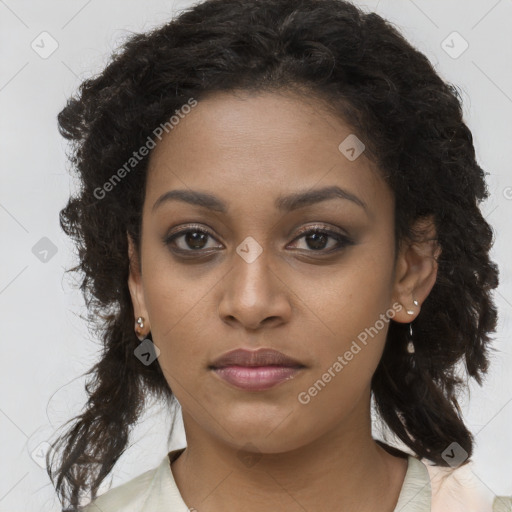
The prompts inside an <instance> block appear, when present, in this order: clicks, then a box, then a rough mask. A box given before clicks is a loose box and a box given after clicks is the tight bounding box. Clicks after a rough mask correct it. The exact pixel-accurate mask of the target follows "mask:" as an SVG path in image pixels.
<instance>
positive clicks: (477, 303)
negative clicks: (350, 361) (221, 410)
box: [47, 0, 499, 510]
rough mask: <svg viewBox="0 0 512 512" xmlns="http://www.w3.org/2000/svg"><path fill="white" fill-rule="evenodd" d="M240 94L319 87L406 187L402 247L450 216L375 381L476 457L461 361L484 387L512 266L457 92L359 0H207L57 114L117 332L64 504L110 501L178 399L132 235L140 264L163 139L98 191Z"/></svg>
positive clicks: (145, 38) (399, 235)
mask: <svg viewBox="0 0 512 512" xmlns="http://www.w3.org/2000/svg"><path fill="white" fill-rule="evenodd" d="M236 90H246V91H248V90H252V91H255V92H258V91H286V90H288V91H292V92H296V93H299V94H302V95H307V97H314V98H316V99H318V100H319V101H322V102H324V104H325V105H326V106H328V107H329V108H331V109H332V111H333V112H335V113H336V115H338V116H339V117H340V118H341V119H342V120H343V121H345V122H346V123H348V124H349V126H350V127H351V128H352V130H353V132H354V133H357V135H358V137H359V138H360V139H361V140H364V141H365V144H366V152H365V154H366V156H367V157H369V158H370V159H371V160H372V161H374V162H375V163H376V164H377V166H378V169H379V171H380V172H381V173H382V175H383V176H384V177H385V179H386V182H387V183H388V184H389V186H390V187H391V188H392V190H393V193H394V196H395V200H396V201H395V203H396V205H395V244H396V245H395V249H396V248H398V247H399V244H400V243H402V242H403V241H405V240H419V239H420V238H419V237H420V236H421V233H418V232H417V231H415V230H414V229H413V225H414V222H415V221H417V220H418V219H421V218H424V217H428V216H430V218H433V219H434V221H435V227H436V230H437V243H438V244H439V245H440V247H441V248H442V252H441V254H440V256H439V257H438V275H437V280H436V283H435V285H434V287H433V289H432V290H431V293H430V295H429V296H428V298H427V299H426V300H425V302H424V304H423V305H422V312H421V315H419V316H418V318H417V319H416V320H415V322H414V325H415V329H414V336H415V338H414V342H415V348H416V353H415V362H416V364H415V367H414V368H412V367H411V358H410V356H409V355H408V354H407V353H406V351H405V350H404V347H405V346H406V344H407V341H408V338H407V336H408V325H407V324H403V323H398V322H393V321H391V322H390V325H389V330H388V334H387V340H386V345H385V349H384V353H383V355H382V358H381V361H380V363H379V365H378V367H377V369H376V371H375V373H374V375H373V378H372V392H373V396H374V399H375V404H376V407H377V411H378V413H379V416H380V418H381V419H382V421H383V422H385V424H386V425H387V427H389V429H390V430H391V432H392V433H394V434H395V435H396V436H397V437H398V438H399V439H400V440H402V441H403V443H405V445H407V446H408V447H409V448H410V449H411V450H412V451H413V452H414V453H415V454H416V455H417V456H418V457H420V458H426V459H429V460H431V461H433V462H434V463H435V464H437V465H440V466H447V465H448V463H447V462H446V461H445V459H444V458H443V456H442V453H443V451H444V450H445V449H446V448H447V447H448V446H449V445H450V444H451V443H452V442H453V441H456V442H457V443H459V445H460V446H462V447H463V448H464V450H466V451H467V452H468V455H469V457H468V459H467V461H466V462H468V461H469V460H470V457H471V454H472V450H473V443H474V440H473V437H472V435H471V433H470V432H469V430H468V429H467V428H466V426H465V424H464V422H463V420H462V414H461V411H460V407H459V404H458V402H457V395H458V393H459V391H460V389H461V388H462V387H463V385H465V386H467V384H468V383H467V381H466V382H464V381H463V380H462V378H461V377H460V375H457V373H456V369H457V368H456V365H457V364H458V363H459V362H465V366H466V371H465V373H466V376H468V380H469V377H473V378H474V379H475V380H476V381H477V382H478V383H479V384H480V385H482V375H483V374H484V373H486V372H487V370H488V365H489V351H490V350H494V349H493V348H492V347H490V346H489V345H490V344H489V341H490V338H489V336H488V334H489V333H490V332H493V331H495V328H496V323H497V310H496V308H495V305H494V303H493V300H492V296H491V291H492V289H493V288H496V287H497V286H498V274H499V272H498V267H497V265H496V264H495V263H494V262H492V261H491V260H490V259H489V251H490V248H491V246H492V244H493V231H492V229H491V227H490V225H489V224H488V223H487V222H486V220H485V219H484V218H483V216H482V214H481V211H480V208H479V203H480V202H481V201H482V200H484V199H486V198H487V197H488V190H487V186H486V183H485V173H484V171H483V170H482V169H481V167H480V166H479V165H478V164H477V162H476V158H475V150H474V146H473V139H472V134H471V132H470V130H469V128H468V127H467V125H466V124H465V122H464V121H463V113H462V107H461V105H462V99H461V95H460V93H459V91H458V89H457V88H456V87H455V86H453V85H451V84H448V83H446V82H445V81H443V80H442V78H440V76H439V75H438V74H437V73H436V71H435V70H434V68H433V66H432V65H431V63H430V62H429V61H428V59H427V58H426V56H425V55H423V54H422V53H421V52H419V51H418V50H416V49H415V48H414V47H413V46H411V44H410V43H408V42H407V41H406V40H405V39H404V37H403V36H402V35H401V34H400V33H399V32H398V30H397V29H396V28H395V27H394V26H393V25H392V24H391V23H390V22H388V21H386V20H384V19H383V18H382V17H380V16H379V15H377V14H375V13H365V12H363V11H362V10H360V9H359V8H357V7H355V6H354V5H353V4H351V3H349V2H346V1H342V0H207V1H204V2H202V3H199V4H197V5H194V6H193V7H190V8H188V9H185V10H183V11H182V12H181V13H180V14H179V16H177V17H175V18H174V19H173V20H171V21H170V22H168V23H166V24H164V25H163V26H161V27H158V28H156V29H153V30H151V31H149V32H147V33H143V34H135V35H133V34H132V35H130V36H129V38H128V39H127V40H126V41H124V43H123V45H122V46H121V47H120V48H119V49H118V50H116V51H114V53H113V55H112V56H111V59H110V61H109V63H108V65H107V66H106V67H105V69H104V70H103V71H102V72H101V73H100V74H99V75H97V76H95V77H93V78H90V79H87V80H85V81H84V82H83V83H82V84H81V85H80V87H79V91H78V92H77V93H76V94H75V95H74V96H73V97H72V98H70V99H69V100H68V102H67V104H66V106H65V108H64V109H63V110H62V111H61V112H60V113H59V115H58V124H59V131H60V133H61V134H62V136H63V137H65V138H66V139H69V140H70V141H71V148H72V151H70V154H69V160H70V163H71V166H72V168H73V169H74V170H75V171H76V173H77V175H78V178H79V183H80V185H81V187H80V190H79V192H78V193H77V194H76V195H74V196H72V197H70V199H69V201H68V203H67V205H66V206H65V208H63V209H62V210H61V212H60V224H61V226H62V229H63V230H64V231H65V233H66V234H67V235H68V236H70V237H71V238H72V239H73V240H74V243H75V244H76V246H77V249H78V258H79V263H78V265H76V266H75V267H73V268H71V269H69V270H67V271H68V272H70V271H73V272H80V276H81V277H82V280H81V286H80V289H81V291H82V293H83V296H84V298H85V301H86V305H87V308H88V311H89V313H90V322H91V325H93V326H95V330H96V332H97V334H98V336H100V337H101V339H102V341H103V351H102V354H101V359H100V361H99V362H98V363H97V364H95V365H94V367H93V368H92V369H91V370H90V371H89V372H87V375H90V376H91V378H90V380H89V382H88V383H87V384H86V390H87V393H88V401H87V405H86V407H85V410H84V412H83V413H82V414H80V415H79V416H77V417H76V418H73V421H75V424H74V425H73V427H72V428H71V427H70V428H69V430H68V431H67V432H66V435H65V436H61V437H60V438H59V439H58V441H57V442H55V443H54V445H52V447H53V448H57V447H59V448H60V443H62V444H64V448H63V449H62V457H61V459H62V460H61V461H60V463H59V465H58V467H57V468H56V469H55V470H54V469H53V468H51V469H50V465H49V464H48V466H49V469H48V473H49V475H50V478H51V480H52V482H53V484H54V486H55V488H56V490H57V492H58V494H59V499H61V501H62V502H63V503H65V504H66V505H69V506H70V507H71V508H67V509H65V510H77V506H78V505H79V496H80V495H81V494H83V493H84V492H85V493H86V494H87V493H89V494H90V496H91V499H95V498H96V496H97V490H98V487H99V486H100V484H101V482H102V481H103V480H104V478H105V477H106V476H107V475H108V474H109V473H110V471H111V470H112V468H113V466H114V464H115V463H116V461H117V460H118V459H119V457H120V456H121V454H122V453H123V452H124V450H125V449H126V448H127V443H128V438H129V434H130V429H131V427H132V426H133V425H134V423H135V422H136V421H137V419H138V417H139V415H140V414H141V412H142V411H143V408H144V406H145V404H146V401H147V398H148V396H149V395H151V394H152V395H153V396H155V397H157V398H159V399H163V400H165V401H166V402H167V404H168V405H169V406H172V405H176V399H175V397H174V394H173V392H172V390H171V389H170V387H169V385H168V383H167V381H166V379H165V378H164V375H163V373H162V370H161V368H160V366H159V363H158V360H155V362H154V363H152V364H151V365H147V366H146V365H143V364H140V361H139V360H138V359H137V358H136V357H133V353H134V349H135V348H136V347H137V345H138V343H139V341H138V339H137V337H136V336H135V334H134V330H133V329H134V327H133V326H134V323H135V318H134V314H133V306H132V302H131V297H130V293H129V289H128V284H127V281H128V275H129V258H128V244H127V233H129V234H130V236H131V238H132V239H133V240H134V242H135V244H136V245H135V247H136V248H137V251H138V253H139V262H140V227H141V212H142V205H143V201H144V195H145V179H146V169H147V165H148V160H149V158H150V155H151V152H149V154H148V155H146V156H145V157H144V158H142V159H141V160H140V161H139V162H138V163H137V165H136V168H135V169H134V170H133V171H132V172H131V173H130V176H127V177H125V178H124V179H123V180H120V182H119V183H117V184H116V185H115V186H114V187H112V190H111V191H110V192H109V194H108V199H103V198H98V193H97V191H98V189H100V188H101V187H103V186H104V184H105V183H106V182H108V181H109V180H110V179H111V177H112V175H113V174H114V172H115V171H116V170H117V169H119V168H120V167H121V166H122V165H123V164H124V163H125V162H126V161H127V160H128V159H129V158H130V157H132V154H133V151H134V150H135V149H137V148H140V147H142V146H143V145H144V144H145V142H146V141H147V140H148V137H149V136H151V135H152V133H153V132H154V130H155V127H157V126H159V125H161V124H162V123H165V122H166V121H167V120H168V119H169V117H170V116H172V115H173V114H174V113H175V112H176V111H178V110H179V109H180V107H181V106H182V105H184V104H185V103H187V101H189V100H190V98H194V99H196V100H197V101H201V99H204V98H205V97H206V96H207V95H209V94H212V93H215V92H220V91H236ZM95 191H96V193H95ZM70 421H71V420H70ZM173 426H174V423H173ZM171 434H172V429H171ZM54 451H55V452H57V451H58V450H57V449H56V450H54ZM48 459H49V456H48ZM47 462H49V460H47ZM55 475H56V476H57V479H56V482H55V478H54V476H55Z"/></svg>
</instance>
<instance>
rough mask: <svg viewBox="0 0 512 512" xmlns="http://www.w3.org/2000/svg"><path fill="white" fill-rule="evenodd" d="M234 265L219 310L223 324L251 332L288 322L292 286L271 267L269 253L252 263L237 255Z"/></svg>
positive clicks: (228, 276) (226, 278) (225, 283)
mask: <svg viewBox="0 0 512 512" xmlns="http://www.w3.org/2000/svg"><path fill="white" fill-rule="evenodd" d="M233 265H234V268H233V269H232V270H231V272H229V273H228V274H227V275H226V276H225V278H224V279H223V286H224V289H223V292H222V296H221V300H220V303H219V308H218V311H219V315H220V317H221V319H222V321H224V322H226V323H227V324H229V325H231V326H232V327H235V326H238V327H243V328H245V329H246V330H251V331H252V330H257V329H261V328H263V327H265V326H267V327H270V326H273V327H277V326H279V325H281V324H284V323H286V322H288V321H289V320H290V317H291V312H292V305H291V303H290V300H289V295H290V291H289V287H288V286H287V284H286V283H285V282H284V281H283V279H282V278H280V276H279V275H278V273H277V271H276V270H274V269H272V268H271V267H270V265H269V261H268V258H267V257H266V255H265V251H264V252H263V253H262V254H260V256H259V257H258V258H257V259H256V260H254V261H252V262H250V263H249V262H247V261H245V260H244V259H243V258H241V257H239V256H238V255H236V256H235V258H234V263H233Z"/></svg>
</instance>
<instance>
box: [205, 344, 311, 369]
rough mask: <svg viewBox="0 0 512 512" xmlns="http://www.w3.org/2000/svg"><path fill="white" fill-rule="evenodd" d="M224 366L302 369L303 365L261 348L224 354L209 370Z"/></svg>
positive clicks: (239, 349) (276, 352)
mask: <svg viewBox="0 0 512 512" xmlns="http://www.w3.org/2000/svg"><path fill="white" fill-rule="evenodd" d="M225 366H289V367H303V366H304V365H303V364H301V363H300V362H298V361H297V360H295V359H292V358H291V357H289V356H287V355H285V354H283V353H282V352H278V351H277V350H273V349H271V348H261V349H258V350H246V349H242V348H238V349H235V350H231V351H230V352H226V353H225V354H223V355H222V356H220V357H219V358H217V359H216V360H215V361H214V362H213V363H212V364H211V366H210V368H223V367H225Z"/></svg>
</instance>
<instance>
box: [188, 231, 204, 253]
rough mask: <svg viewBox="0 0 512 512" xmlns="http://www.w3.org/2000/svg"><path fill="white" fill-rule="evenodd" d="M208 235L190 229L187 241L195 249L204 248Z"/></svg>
mask: <svg viewBox="0 0 512 512" xmlns="http://www.w3.org/2000/svg"><path fill="white" fill-rule="evenodd" d="M207 236H208V235H207V234H206V233H200V232H198V231H190V232H189V233H187V234H186V235H185V242H186V243H187V244H188V245H189V247H191V248H193V249H202V248H203V247H204V242H205V240H206V237H207Z"/></svg>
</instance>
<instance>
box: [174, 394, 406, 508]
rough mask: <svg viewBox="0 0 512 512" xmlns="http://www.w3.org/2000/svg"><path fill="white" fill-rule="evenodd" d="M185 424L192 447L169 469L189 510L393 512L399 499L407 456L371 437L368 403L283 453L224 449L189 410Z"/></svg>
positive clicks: (223, 444)
mask: <svg viewBox="0 0 512 512" xmlns="http://www.w3.org/2000/svg"><path fill="white" fill-rule="evenodd" d="M362 416H363V417H364V418H362ZM183 419H184V424H185V431H186V433H187V448H186V450H185V451H184V452H183V453H182V454H181V456H180V457H179V458H178V459H177V460H176V461H175V462H173V463H172V472H173V475H174V478H175V480H176V484H177V486H178V488H179V490H180V493H181V495H182V497H183V499H184V501H185V503H186V504H187V506H188V507H193V508H195V509H196V510H199V511H201V512H217V511H225V510H236V509H239V508H243V510H244V511H246V512H261V511H262V510H272V509H275V508H276V506H277V508H278V509H279V510H282V511H285V512H288V511H290V512H291V511H294V512H296V511H298V510H351V511H357V512H366V511H371V510H380V511H382V512H392V511H393V510H394V508H395V505H396V502H397V501H398V496H399V493H400V489H401V486H402V483H403V479H404V477H405V472H406V469H407V459H406V458H399V457H395V456H393V455H391V454H389V453H388V452H387V451H386V450H384V449H383V448H381V447H380V446H379V445H378V444H377V442H376V441H375V440H374V439H373V438H372V436H371V418H370V409H369V404H368V408H367V410H366V409H363V410H362V411H361V412H360V413H359V414H358V413H357V411H355V414H353V415H352V417H351V418H349V419H347V421H345V422H344V423H343V424H342V425H336V426H334V428H333V429H332V430H331V431H330V432H328V433H326V434H324V435H323V436H322V437H320V438H317V439H315V440H314V442H312V443H309V444H306V445H304V446H300V447H299V448H297V449H294V450H289V451H286V452H283V453H260V452H258V450H257V449H256V448H254V449H253V450H249V449H248V448H247V449H245V450H242V449H240V448H237V447H233V446H230V445H227V444H226V443H224V442H222V441H220V440H219V439H218V438H214V437H211V436H210V435H209V434H208V433H207V432H205V431H204V430H203V429H201V428H200V427H199V425H198V424H197V423H195V422H194V421H193V419H192V418H191V417H188V416H187V415H186V414H185V413H184V415H183ZM362 419H364V421H361V420H362ZM361 425H365V427H366V428H361ZM241 505H243V507H241Z"/></svg>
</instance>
